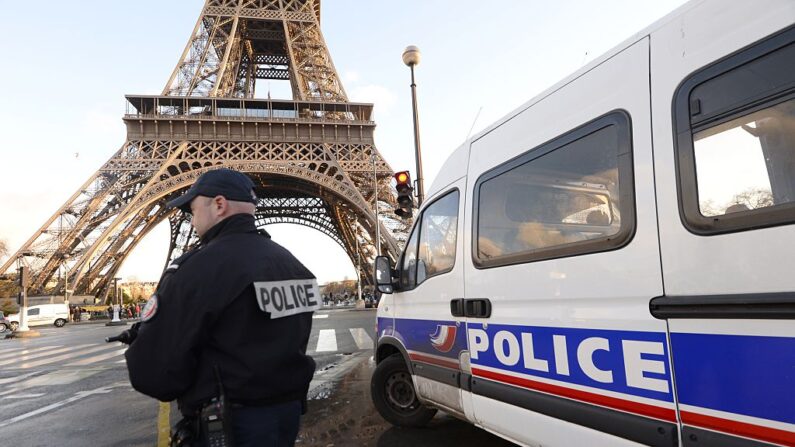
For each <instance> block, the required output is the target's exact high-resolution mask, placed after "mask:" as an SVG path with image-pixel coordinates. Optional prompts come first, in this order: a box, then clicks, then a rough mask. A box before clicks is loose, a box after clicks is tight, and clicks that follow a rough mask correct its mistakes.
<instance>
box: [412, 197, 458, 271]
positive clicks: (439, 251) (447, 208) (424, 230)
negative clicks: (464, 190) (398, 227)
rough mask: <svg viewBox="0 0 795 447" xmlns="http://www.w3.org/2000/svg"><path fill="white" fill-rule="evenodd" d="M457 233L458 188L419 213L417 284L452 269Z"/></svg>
mask: <svg viewBox="0 0 795 447" xmlns="http://www.w3.org/2000/svg"><path fill="white" fill-rule="evenodd" d="M457 233H458V191H453V192H452V193H450V194H447V195H446V196H444V197H442V198H441V199H439V200H437V201H436V202H434V203H433V204H432V205H431V206H429V207H428V208H426V209H425V211H423V213H422V227H421V228H420V254H419V262H418V264H417V285H420V284H422V282H423V281H425V280H426V279H428V278H430V277H432V276H436V275H440V274H442V273H445V272H449V271H450V270H452V269H453V264H454V263H455V249H456V237H457Z"/></svg>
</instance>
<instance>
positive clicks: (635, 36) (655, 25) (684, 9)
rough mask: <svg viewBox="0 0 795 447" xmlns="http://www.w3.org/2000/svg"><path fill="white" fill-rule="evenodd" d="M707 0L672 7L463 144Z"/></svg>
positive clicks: (487, 131) (482, 134) (480, 135)
mask: <svg viewBox="0 0 795 447" xmlns="http://www.w3.org/2000/svg"><path fill="white" fill-rule="evenodd" d="M707 1H714V0H691V1H689V2H687V3H685V4H684V5H682V6H680V7H678V8H676V9H674V10H673V11H671V12H670V13H668V14H666V15H665V16H663V17H662V18H660V19H658V20H657V21H655V22H654V23H652V24H651V25H649V26H647V27H646V28H643V29H642V30H641V31H638V32H636V33H635V34H633V35H632V36H630V37H629V38H627V39H625V40H624V41H622V42H621V43H620V44H618V45H616V46H615V47H613V48H612V49H610V50H608V51H607V52H605V53H603V54H602V55H601V56H599V57H597V58H596V59H594V60H593V61H591V62H589V63H588V64H586V65H584V66H583V67H582V68H580V69H579V70H577V71H575V72H574V73H572V74H570V75H569V76H567V77H565V78H563V80H561V81H559V82H557V83H556V84H554V85H553V86H552V87H549V88H548V89H546V90H544V91H543V92H541V93H539V94H538V95H536V96H534V97H533V98H532V99H530V100H529V101H527V102H525V103H524V104H522V105H520V106H519V107H517V108H516V109H514V110H512V111H511V112H509V113H508V114H506V115H505V116H503V117H502V118H500V119H499V120H497V121H495V122H494V123H493V124H491V125H490V126H488V127H487V128H485V129H483V130H481V131H480V132H478V133H477V134H475V135H474V136H473V137H472V138H470V139H469V140H467V142H466V143H467V144H465V145H468V143H472V142H475V141H477V140H479V139H480V138H483V137H484V136H486V135H487V134H488V133H490V132H491V131H493V130H494V129H496V128H497V127H499V126H501V125H502V124H504V123H505V122H507V121H509V120H511V118H513V117H515V116H516V115H518V114H520V113H521V112H523V111H524V110H527V109H529V108H530V107H532V106H533V105H534V104H537V103H538V102H540V101H541V100H543V99H544V98H546V97H548V96H550V95H551V94H553V93H555V92H556V91H558V90H560V89H562V88H563V87H565V86H566V85H568V84H570V83H571V82H572V81H574V80H575V79H577V78H579V77H580V76H582V75H584V74H585V73H588V72H589V71H591V70H593V69H594V68H596V67H598V66H599V65H601V64H602V63H604V62H605V61H606V60H608V59H610V58H612V57H613V56H615V55H616V54H618V53H620V52H621V51H623V50H625V49H627V48H628V47H630V46H631V45H632V44H634V43H635V42H637V41H639V40H641V39H642V38H644V37H646V36H649V35H651V34H652V33H654V32H655V31H657V30H659V29H661V28H663V27H665V26H666V25H668V24H669V23H670V22H672V21H673V20H674V19H676V18H678V17H680V16H682V15H684V14H685V13H686V12H687V11H689V10H691V9H693V8H695V7H697V6H698V5H700V4H702V3H705V2H707Z"/></svg>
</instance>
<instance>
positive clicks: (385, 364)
mask: <svg viewBox="0 0 795 447" xmlns="http://www.w3.org/2000/svg"><path fill="white" fill-rule="evenodd" d="M370 396H371V397H372V398H373V404H374V405H375V408H376V410H378V413H380V414H381V416H382V417H383V418H384V419H386V420H387V422H389V423H391V424H392V425H396V426H398V427H424V426H425V425H427V424H428V422H429V421H430V420H431V419H432V418H433V416H434V415H435V414H436V409H435V408H428V407H426V406H425V405H423V404H422V403H421V402H420V401H419V399H418V398H417V393H416V392H415V390H414V383H412V381H411V373H410V372H409V370H408V368H407V367H406V362H405V361H404V360H403V356H401V355H400V354H393V355H391V356H389V357H387V358H385V359H384V360H382V361H381V363H379V364H378V366H376V368H375V371H374V372H373V377H372V379H371V381H370Z"/></svg>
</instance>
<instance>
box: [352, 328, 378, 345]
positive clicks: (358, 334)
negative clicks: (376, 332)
mask: <svg viewBox="0 0 795 447" xmlns="http://www.w3.org/2000/svg"><path fill="white" fill-rule="evenodd" d="M349 330H350V331H351V335H352V336H353V341H355V342H356V347H357V348H359V349H373V339H372V338H370V336H369V335H368V334H367V331H365V330H364V328H360V327H352V328H350V329H349Z"/></svg>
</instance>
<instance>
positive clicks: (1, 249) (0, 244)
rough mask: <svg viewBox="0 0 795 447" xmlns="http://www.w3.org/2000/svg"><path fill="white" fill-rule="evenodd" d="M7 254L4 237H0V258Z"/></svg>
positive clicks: (6, 244)
mask: <svg viewBox="0 0 795 447" xmlns="http://www.w3.org/2000/svg"><path fill="white" fill-rule="evenodd" d="M6 256H8V243H7V242H6V241H5V239H0V259H2V258H5V257H6Z"/></svg>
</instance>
